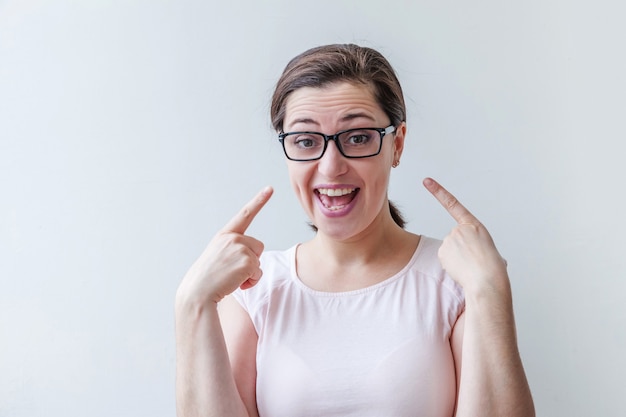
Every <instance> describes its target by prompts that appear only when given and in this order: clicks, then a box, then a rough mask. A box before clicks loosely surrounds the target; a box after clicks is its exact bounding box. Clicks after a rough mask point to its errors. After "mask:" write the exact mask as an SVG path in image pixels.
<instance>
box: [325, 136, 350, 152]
mask: <svg viewBox="0 0 626 417" xmlns="http://www.w3.org/2000/svg"><path fill="white" fill-rule="evenodd" d="M340 135H341V132H340V133H335V134H334V135H324V140H325V142H326V144H325V146H324V151H323V152H322V156H324V154H325V153H326V151H327V150H328V142H334V143H335V147H336V148H337V150H338V151H339V153H340V154H341V155H342V156H346V154H345V153H344V152H343V147H342V146H341V141H340V140H339V136H340Z"/></svg>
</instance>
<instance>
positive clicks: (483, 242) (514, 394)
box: [424, 179, 535, 417]
mask: <svg viewBox="0 0 626 417" xmlns="http://www.w3.org/2000/svg"><path fill="white" fill-rule="evenodd" d="M424 185H425V186H426V188H427V189H428V190H429V191H430V192H431V193H432V194H433V195H434V196H435V197H436V198H437V200H439V202H440V203H441V204H442V205H443V206H444V207H445V208H446V209H447V211H448V212H449V213H450V215H451V216H452V217H453V218H454V219H455V220H456V221H457V226H456V227H455V228H454V229H453V230H452V232H451V233H450V234H449V235H448V236H447V237H446V238H445V239H444V242H443V244H442V246H441V248H440V249H439V258H440V260H441V263H442V265H443V267H444V269H446V271H447V272H448V273H449V274H450V276H452V278H454V279H455V280H456V281H457V282H459V284H461V285H462V286H463V290H464V291H465V303H466V305H465V312H464V313H463V315H462V317H461V318H460V319H459V320H458V321H457V324H456V325H455V329H454V330H453V335H452V348H453V352H454V355H455V358H456V360H457V363H460V372H457V378H459V382H458V385H459V392H458V398H457V409H456V414H455V416H456V417H473V416H478V415H480V416H484V417H492V416H493V417H496V416H507V417H533V416H534V415H535V410H534V405H533V399H532V396H531V393H530V388H529V386H528V382H527V380H526V375H525V373H524V368H523V366H522V361H521V358H520V355H519V351H518V348H517V338H516V332H515V319H514V317H513V303H512V296H511V287H510V282H509V277H508V274H507V271H506V262H505V261H504V260H503V259H502V257H501V256H500V254H499V253H498V251H497V249H496V247H495V245H494V243H493V240H492V239H491V236H490V235H489V232H488V231H487V229H486V228H485V227H484V226H483V225H482V224H481V223H480V222H479V221H478V219H476V218H475V217H474V216H473V215H472V214H471V213H470V212H469V211H468V210H467V209H466V208H465V207H463V206H462V205H461V204H460V203H459V202H458V201H457V200H456V198H455V197H454V196H453V195H452V194H450V193H449V192H448V191H446V190H445V189H444V188H443V187H442V186H441V185H439V184H438V183H437V182H435V181H434V180H432V179H426V180H425V181H424ZM457 326H458V327H459V328H458V329H457Z"/></svg>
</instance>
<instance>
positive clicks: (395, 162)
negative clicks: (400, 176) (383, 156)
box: [391, 159, 400, 168]
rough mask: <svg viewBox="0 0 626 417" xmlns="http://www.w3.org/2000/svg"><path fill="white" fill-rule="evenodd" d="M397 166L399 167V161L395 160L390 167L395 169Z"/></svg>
mask: <svg viewBox="0 0 626 417" xmlns="http://www.w3.org/2000/svg"><path fill="white" fill-rule="evenodd" d="M398 165H400V160H399V159H397V160H395V161H393V164H391V166H392V167H393V168H397V167H398Z"/></svg>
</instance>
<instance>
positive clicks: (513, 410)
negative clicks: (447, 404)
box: [456, 279, 535, 417]
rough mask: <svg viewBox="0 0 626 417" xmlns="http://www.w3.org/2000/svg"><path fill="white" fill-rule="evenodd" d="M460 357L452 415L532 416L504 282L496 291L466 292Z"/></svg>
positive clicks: (493, 289)
mask: <svg viewBox="0 0 626 417" xmlns="http://www.w3.org/2000/svg"><path fill="white" fill-rule="evenodd" d="M462 355H463V359H462V367H461V382H460V389H459V398H458V407H457V413H456V417H476V416H481V417H491V416H493V417H496V416H497V417H500V416H507V417H531V416H534V415H535V412H534V406H533V400H532V396H531V393H530V389H529V387H528V382H527V380H526V375H525V373H524V369H523V366H522V361H521V358H520V355H519V351H518V348H517V338H516V332H515V320H514V317H513V307H512V299H511V292H510V286H509V283H508V279H507V280H505V281H504V282H503V283H501V285H500V288H490V289H488V290H483V291H480V292H478V291H475V292H472V291H469V292H468V291H466V310H465V330H464V336H463V348H462Z"/></svg>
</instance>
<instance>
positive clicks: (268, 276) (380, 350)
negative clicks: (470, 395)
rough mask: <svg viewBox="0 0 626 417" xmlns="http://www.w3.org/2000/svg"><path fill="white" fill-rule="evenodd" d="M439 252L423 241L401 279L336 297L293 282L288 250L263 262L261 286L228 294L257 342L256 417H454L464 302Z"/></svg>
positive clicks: (435, 244)
mask: <svg viewBox="0 0 626 417" xmlns="http://www.w3.org/2000/svg"><path fill="white" fill-rule="evenodd" d="M440 244H441V242H440V241H438V240H435V239H431V238H427V237H422V239H421V241H420V244H419V245H418V247H417V250H416V251H415V253H414V255H413V257H412V258H411V260H410V261H409V263H408V264H407V265H406V266H405V267H404V268H403V269H402V270H401V271H400V272H399V273H397V274H396V275H394V276H392V277H390V278H388V279H386V280H385V281H383V282H380V283H378V284H376V285H373V286H370V287H367V288H363V289H360V290H356V291H349V292H339V293H328V292H320V291H315V290H313V289H311V288H309V287H307V286H305V285H304V284H303V283H302V282H301V281H300V280H299V279H298V277H297V275H296V268H295V265H296V264H295V254H296V247H295V246H294V247H292V248H291V249H289V250H287V251H284V252H277V251H272V252H265V253H264V254H263V256H262V258H261V263H262V268H263V277H262V279H261V280H260V282H259V283H258V284H257V285H256V286H255V287H253V288H251V289H249V290H246V291H241V290H238V291H237V292H235V294H234V295H235V298H236V299H237V300H238V301H239V302H240V303H241V305H242V306H243V307H244V309H246V311H248V313H249V314H250V317H251V319H252V322H253V323H254V327H255V329H256V331H257V334H258V336H259V342H258V347H257V387H256V390H257V405H258V410H259V413H260V415H261V417H309V416H324V417H332V416H341V417H347V416H355V417H356V416H358V417H368V416H377V417H380V416H384V417H400V416H411V417H414V416H428V417H450V416H452V413H453V410H454V402H455V397H456V379H455V369H454V360H453V357H452V351H451V348H450V335H451V331H452V328H453V326H454V324H455V322H456V320H457V318H458V317H459V315H460V314H461V313H462V312H463V309H464V306H465V302H464V296H463V291H462V289H461V287H460V286H459V285H458V284H457V283H456V282H455V281H453V280H452V279H451V278H450V277H449V276H448V275H447V274H446V273H445V272H444V271H443V270H442V268H441V265H440V264H439V260H438V257H437V249H438V248H439V245H440Z"/></svg>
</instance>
